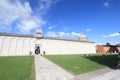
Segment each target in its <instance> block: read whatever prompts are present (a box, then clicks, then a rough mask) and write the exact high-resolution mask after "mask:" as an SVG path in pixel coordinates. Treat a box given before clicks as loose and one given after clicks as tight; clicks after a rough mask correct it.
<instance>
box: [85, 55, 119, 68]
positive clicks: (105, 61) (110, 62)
mask: <svg viewBox="0 0 120 80" xmlns="http://www.w3.org/2000/svg"><path fill="white" fill-rule="evenodd" d="M85 58H87V59H89V60H91V61H94V62H96V63H98V64H101V65H104V66H107V67H110V68H112V69H114V68H115V67H116V66H117V63H118V59H117V55H101V56H97V55H90V56H87V57H85Z"/></svg>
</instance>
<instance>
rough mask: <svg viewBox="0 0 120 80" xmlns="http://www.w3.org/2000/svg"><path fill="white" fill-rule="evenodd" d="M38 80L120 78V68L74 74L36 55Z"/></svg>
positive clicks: (104, 79)
mask: <svg viewBox="0 0 120 80" xmlns="http://www.w3.org/2000/svg"><path fill="white" fill-rule="evenodd" d="M35 73H36V80H120V69H116V70H113V69H110V68H105V69H101V70H97V71H93V72H89V73H85V74H82V75H78V76H76V77H75V76H73V75H71V74H70V73H68V72H67V71H65V70H64V69H62V68H60V67H59V66H57V65H56V64H54V63H52V62H51V61H49V60H47V59H46V58H44V57H42V56H40V55H35Z"/></svg>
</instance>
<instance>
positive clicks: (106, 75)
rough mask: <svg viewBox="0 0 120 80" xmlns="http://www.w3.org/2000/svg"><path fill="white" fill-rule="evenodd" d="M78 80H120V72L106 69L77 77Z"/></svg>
mask: <svg viewBox="0 0 120 80" xmlns="http://www.w3.org/2000/svg"><path fill="white" fill-rule="evenodd" d="M76 78H77V79H78V80H120V70H119V69H116V70H115V69H111V68H104V69H100V70H97V71H92V72H88V73H85V74H81V75H78V76H76Z"/></svg>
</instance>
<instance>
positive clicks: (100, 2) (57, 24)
mask: <svg viewBox="0 0 120 80" xmlns="http://www.w3.org/2000/svg"><path fill="white" fill-rule="evenodd" d="M36 29H42V31H43V35H44V36H52V37H62V38H74V39H77V38H79V35H80V34H86V35H87V37H88V39H89V40H90V41H93V42H95V43H96V44H106V43H107V42H109V43H111V44H117V43H120V34H119V33H118V32H120V30H119V29H120V0H1V1H0V32H10V33H22V34H33V35H35V31H36Z"/></svg>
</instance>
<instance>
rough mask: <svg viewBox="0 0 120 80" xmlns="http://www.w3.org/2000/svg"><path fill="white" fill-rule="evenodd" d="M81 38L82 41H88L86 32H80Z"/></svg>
mask: <svg viewBox="0 0 120 80" xmlns="http://www.w3.org/2000/svg"><path fill="white" fill-rule="evenodd" d="M79 40H80V41H88V39H87V36H86V35H85V34H80V37H79Z"/></svg>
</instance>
